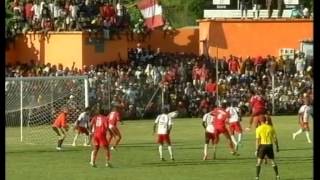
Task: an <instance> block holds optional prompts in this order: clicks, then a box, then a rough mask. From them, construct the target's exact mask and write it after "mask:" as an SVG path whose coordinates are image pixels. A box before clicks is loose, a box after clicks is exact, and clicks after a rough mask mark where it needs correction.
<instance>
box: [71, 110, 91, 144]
mask: <svg viewBox="0 0 320 180" xmlns="http://www.w3.org/2000/svg"><path fill="white" fill-rule="evenodd" d="M89 121H90V108H89V107H87V108H86V109H85V110H84V112H82V113H81V114H80V115H79V117H78V119H77V120H76V121H75V122H74V130H75V131H76V134H75V136H74V139H73V143H72V146H76V141H77V139H78V136H79V135H80V134H85V135H86V137H85V141H84V144H83V145H84V146H90V141H91V137H90V136H91V133H90V131H89Z"/></svg>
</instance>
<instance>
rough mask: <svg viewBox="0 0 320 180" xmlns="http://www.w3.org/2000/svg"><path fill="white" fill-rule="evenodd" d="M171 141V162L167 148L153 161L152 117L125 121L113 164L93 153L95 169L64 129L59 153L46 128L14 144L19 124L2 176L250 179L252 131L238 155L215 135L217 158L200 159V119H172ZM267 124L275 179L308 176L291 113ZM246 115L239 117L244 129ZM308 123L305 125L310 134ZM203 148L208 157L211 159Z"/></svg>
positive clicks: (266, 176) (309, 150) (265, 171)
mask: <svg viewBox="0 0 320 180" xmlns="http://www.w3.org/2000/svg"><path fill="white" fill-rule="evenodd" d="M173 122H174V125H173V130H172V132H171V141H172V143H173V153H174V156H175V161H174V162H172V161H171V160H170V158H169V153H168V151H167V148H166V147H165V148H164V152H163V155H164V157H165V159H166V161H164V162H162V161H160V159H159V155H158V147H157V145H156V144H155V141H156V136H154V135H153V134H152V126H153V120H137V121H125V122H124V124H123V125H120V129H121V132H122V135H123V139H122V141H121V145H120V146H119V148H118V151H112V161H111V163H112V165H113V168H107V167H105V166H104V164H105V160H104V153H103V151H99V154H98V158H97V168H92V167H91V166H90V165H89V159H90V152H91V148H90V147H83V146H82V144H83V137H82V136H79V138H78V146H77V147H72V146H70V145H68V144H70V141H71V140H72V138H73V136H74V134H73V131H69V134H68V139H69V140H68V142H67V144H66V145H64V146H63V148H64V150H63V151H59V152H58V151H57V150H56V149H55V144H54V143H52V141H51V140H50V143H49V142H48V139H53V138H55V134H54V132H53V131H52V132H51V131H50V129H49V128H46V129H45V130H46V131H48V132H46V134H47V137H46V136H44V135H42V134H39V136H43V137H41V141H39V142H38V143H39V145H36V144H26V143H20V142H19V140H20V136H19V132H20V129H19V128H6V160H5V161H6V171H5V172H6V180H21V179H28V180H102V179H108V180H109V179H110V180H163V179H166V180H193V179H216V180H220V179H222V180H250V179H254V177H255V163H256V159H255V157H254V152H255V132H254V130H253V129H252V130H251V131H249V132H246V131H244V134H243V141H242V146H240V147H239V150H238V152H239V153H240V156H232V155H231V154H230V152H229V149H228V146H227V144H226V142H225V140H224V137H223V136H221V138H220V139H221V141H220V143H219V145H218V148H217V159H216V160H207V161H202V155H203V143H204V129H203V127H202V126H201V119H200V118H192V119H191V118H189V119H174V120H173ZM273 123H274V126H275V129H276V132H277V135H278V139H279V147H280V152H279V153H275V156H276V161H277V163H278V166H279V173H280V176H281V180H303V179H313V147H312V145H311V144H308V143H307V141H306V137H305V135H304V134H301V135H299V136H297V138H296V140H295V141H293V140H292V133H293V132H295V131H296V130H297V129H298V124H297V116H274V117H273ZM247 124H248V118H244V119H243V121H242V127H243V129H244V128H245V127H247ZM312 124H313V123H312V122H311V123H310V128H311V134H313V126H312ZM211 147H212V146H211V145H210V146H209V158H211V157H212V148H211ZM260 179H261V180H272V179H275V177H274V172H273V169H272V166H271V165H270V162H269V164H267V165H264V164H263V165H262V168H261V175H260Z"/></svg>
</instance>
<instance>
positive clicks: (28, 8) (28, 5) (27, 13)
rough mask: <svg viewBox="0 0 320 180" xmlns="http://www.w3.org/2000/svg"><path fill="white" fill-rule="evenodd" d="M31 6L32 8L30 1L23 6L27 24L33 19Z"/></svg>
mask: <svg viewBox="0 0 320 180" xmlns="http://www.w3.org/2000/svg"><path fill="white" fill-rule="evenodd" d="M32 6H33V4H32V0H28V1H27V3H26V4H25V6H24V13H25V19H26V21H27V23H28V24H31V23H32V17H33V12H32Z"/></svg>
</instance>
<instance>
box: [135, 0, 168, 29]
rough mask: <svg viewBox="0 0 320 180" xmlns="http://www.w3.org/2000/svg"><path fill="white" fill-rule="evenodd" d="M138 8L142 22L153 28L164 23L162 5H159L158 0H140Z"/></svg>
mask: <svg viewBox="0 0 320 180" xmlns="http://www.w3.org/2000/svg"><path fill="white" fill-rule="evenodd" d="M138 8H139V9H140V12H141V14H142V16H143V18H144V24H145V25H146V26H147V27H148V28H150V29H154V28H156V27H159V26H162V25H164V22H163V17H162V7H161V5H159V2H158V0H140V1H139V3H138Z"/></svg>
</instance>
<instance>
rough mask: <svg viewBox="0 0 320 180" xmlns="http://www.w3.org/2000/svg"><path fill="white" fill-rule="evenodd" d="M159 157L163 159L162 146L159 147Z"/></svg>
mask: <svg viewBox="0 0 320 180" xmlns="http://www.w3.org/2000/svg"><path fill="white" fill-rule="evenodd" d="M159 155H160V159H162V145H159Z"/></svg>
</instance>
